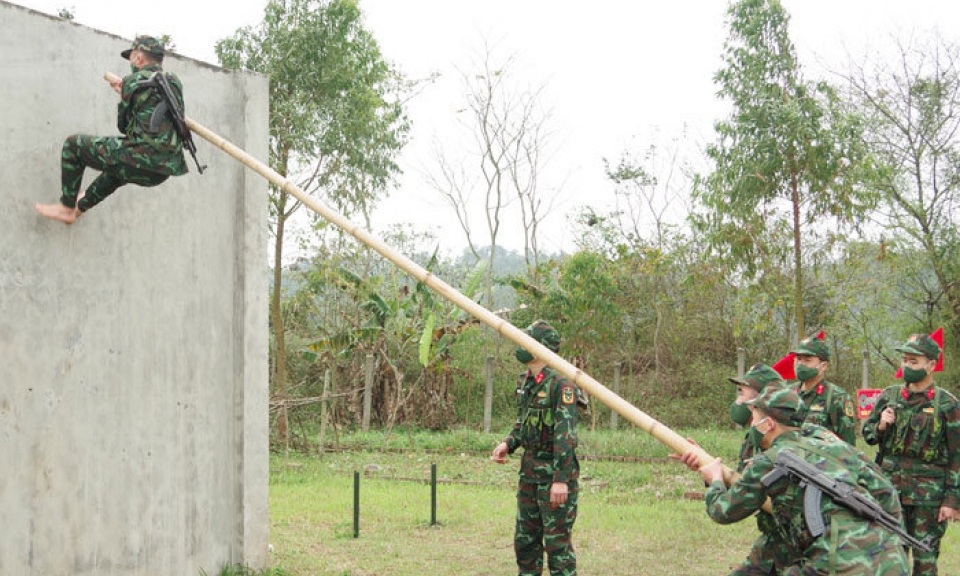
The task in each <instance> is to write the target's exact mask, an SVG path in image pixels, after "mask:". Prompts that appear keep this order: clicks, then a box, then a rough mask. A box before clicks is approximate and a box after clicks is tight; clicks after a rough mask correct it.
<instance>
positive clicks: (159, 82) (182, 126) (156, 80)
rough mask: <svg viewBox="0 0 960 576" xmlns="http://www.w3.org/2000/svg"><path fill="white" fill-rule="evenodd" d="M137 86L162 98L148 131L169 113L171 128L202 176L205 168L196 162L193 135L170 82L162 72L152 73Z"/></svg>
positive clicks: (158, 124)
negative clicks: (152, 90)
mask: <svg viewBox="0 0 960 576" xmlns="http://www.w3.org/2000/svg"><path fill="white" fill-rule="evenodd" d="M137 86H143V87H145V88H156V89H157V90H158V91H159V92H160V96H161V97H162V98H163V101H162V102H161V103H160V104H159V105H158V106H157V108H156V109H155V110H154V111H153V115H152V116H151V117H150V130H151V131H153V132H156V130H157V129H158V128H159V126H160V122H162V121H163V117H164V115H166V114H167V113H169V114H170V117H171V118H172V119H173V126H174V128H176V130H177V134H178V135H179V136H180V140H181V141H182V142H183V147H184V148H186V149H187V151H188V152H190V155H191V156H193V161H194V162H196V164H197V170H199V171H200V173H201V174H203V171H204V169H205V168H206V166H201V165H200V161H199V160H197V145H196V144H194V143H193V133H192V132H190V127H189V126H187V118H186V117H185V116H184V115H183V108H181V107H180V102H179V101H178V100H177V97H176V95H175V94H174V93H173V88H171V87H170V82H168V81H167V77H166V75H165V74H164V73H163V72H154V73H153V74H152V75H151V76H150V78H149V79H148V80H141V81H140V82H138V83H137Z"/></svg>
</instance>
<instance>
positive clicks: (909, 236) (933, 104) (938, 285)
mask: <svg viewBox="0 0 960 576" xmlns="http://www.w3.org/2000/svg"><path fill="white" fill-rule="evenodd" d="M895 45H896V47H897V49H898V52H899V53H898V56H899V58H898V61H897V62H896V64H895V65H894V66H887V65H884V64H883V63H879V62H877V63H874V64H873V65H872V66H870V65H856V66H853V70H852V71H851V72H850V73H849V74H848V75H847V80H848V86H849V89H850V91H851V92H852V94H853V97H854V98H855V100H856V102H857V103H858V105H859V107H860V109H861V111H862V113H863V114H864V115H865V116H866V117H867V118H868V119H869V123H868V130H867V133H866V139H867V142H868V145H869V146H870V147H871V149H872V150H874V151H875V153H876V154H877V155H878V157H879V158H880V160H881V161H882V162H883V164H884V166H885V170H882V171H879V172H878V173H877V174H876V178H874V180H873V184H874V186H876V188H877V190H879V191H880V194H881V196H882V198H883V208H884V210H883V214H882V215H881V220H882V223H883V224H884V228H885V229H886V230H891V231H893V232H894V234H898V235H901V236H903V237H904V238H903V239H904V240H906V248H908V249H910V248H913V249H917V250H919V252H920V254H922V259H923V260H924V261H925V262H926V265H927V267H928V269H929V271H930V274H929V281H924V280H923V279H922V278H921V277H917V278H916V281H915V282H914V284H915V285H916V286H917V290H914V291H913V293H914V294H920V295H921V298H920V301H918V302H917V303H916V306H917V308H918V310H919V313H920V314H921V315H922V316H926V318H927V319H926V321H925V322H920V323H919V324H920V325H922V326H924V328H927V329H932V328H933V326H931V325H930V324H931V323H932V322H936V319H934V318H933V317H931V312H933V311H934V310H936V309H940V308H943V310H944V312H945V314H944V316H945V319H946V320H947V322H948V323H950V324H951V326H952V332H953V334H954V336H955V338H954V339H953V340H954V341H956V339H957V338H960V227H958V216H960V214H958V210H960V138H958V135H960V48H958V47H957V46H954V45H950V44H947V43H945V42H943V41H942V40H941V39H939V38H936V39H934V40H932V41H926V42H915V43H912V44H905V43H903V42H900V41H897V42H895Z"/></svg>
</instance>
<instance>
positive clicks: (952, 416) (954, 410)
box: [943, 392, 960, 509]
mask: <svg viewBox="0 0 960 576" xmlns="http://www.w3.org/2000/svg"><path fill="white" fill-rule="evenodd" d="M943 393H944V394H948V395H949V397H950V399H951V402H950V403H949V406H948V408H947V410H946V411H945V413H944V418H945V419H946V423H947V429H946V438H947V454H948V460H947V469H946V477H945V478H944V486H943V506H946V507H947V508H953V509H957V508H960V406H958V404H957V399H956V398H955V397H953V395H952V394H949V393H946V392H943Z"/></svg>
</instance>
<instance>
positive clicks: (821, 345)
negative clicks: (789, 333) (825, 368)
mask: <svg viewBox="0 0 960 576" xmlns="http://www.w3.org/2000/svg"><path fill="white" fill-rule="evenodd" d="M790 352H792V353H793V354H799V355H800V356H816V357H817V358H819V359H821V360H829V359H830V348H829V347H828V346H827V343H826V342H824V341H823V340H822V339H820V338H817V337H816V336H814V337H813V338H805V339H803V340H801V341H800V344H798V345H797V347H796V348H794V349H793V350H791V351H790Z"/></svg>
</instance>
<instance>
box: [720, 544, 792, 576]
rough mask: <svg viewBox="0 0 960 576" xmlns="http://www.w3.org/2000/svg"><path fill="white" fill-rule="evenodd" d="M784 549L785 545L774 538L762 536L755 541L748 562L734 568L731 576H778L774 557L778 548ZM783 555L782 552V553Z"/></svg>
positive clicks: (748, 555)
mask: <svg viewBox="0 0 960 576" xmlns="http://www.w3.org/2000/svg"><path fill="white" fill-rule="evenodd" d="M778 547H779V548H782V547H783V544H782V543H781V542H779V541H778V540H777V538H774V537H772V536H768V535H767V534H760V536H758V537H757V539H756V540H754V541H753V546H752V547H751V548H750V553H749V554H747V558H746V560H744V561H743V563H742V564H740V565H739V566H737V567H736V568H734V570H733V572H731V573H730V576H778V575H779V574H780V572H779V571H778V570H777V567H776V562H775V561H774V557H775V555H776V554H777V550H776V548H778ZM781 553H782V552H781Z"/></svg>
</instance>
